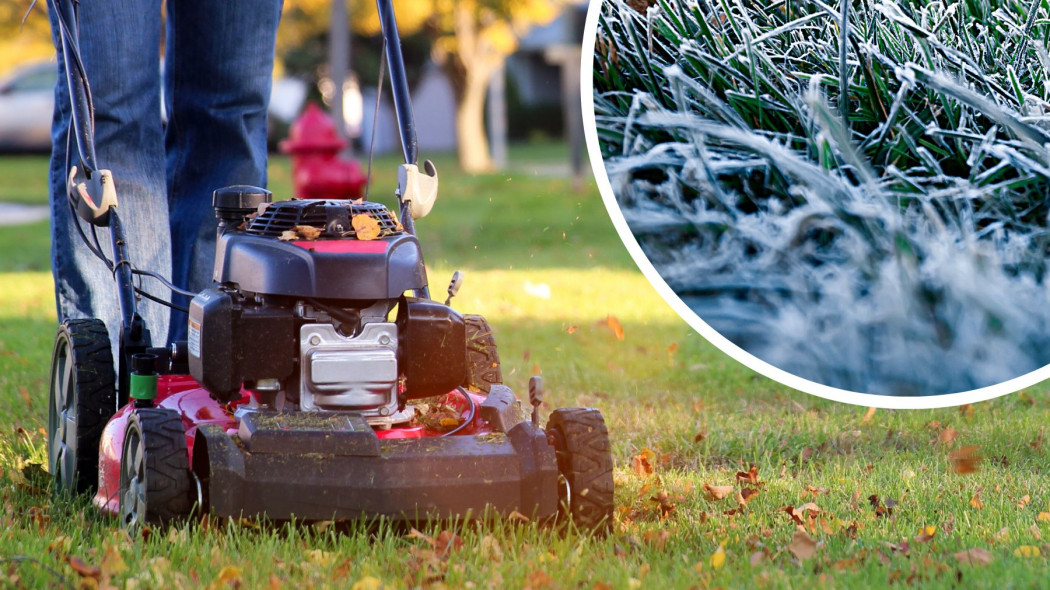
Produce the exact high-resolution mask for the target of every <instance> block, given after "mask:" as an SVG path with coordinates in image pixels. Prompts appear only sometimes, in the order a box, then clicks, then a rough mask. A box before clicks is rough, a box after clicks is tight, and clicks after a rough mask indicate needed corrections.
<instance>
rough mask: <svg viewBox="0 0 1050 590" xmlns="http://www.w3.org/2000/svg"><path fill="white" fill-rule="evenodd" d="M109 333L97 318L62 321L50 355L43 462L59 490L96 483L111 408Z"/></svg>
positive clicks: (84, 488)
mask: <svg viewBox="0 0 1050 590" xmlns="http://www.w3.org/2000/svg"><path fill="white" fill-rule="evenodd" d="M114 383H115V378H114V372H113V353H112V352H111V351H110V345H109V332H108V331H107V330H106V325H105V324H104V323H103V322H102V321H101V320H97V319H76V320H66V321H64V322H62V324H61V325H60V326H59V327H58V333H57V335H56V336H55V347H54V349H53V352H52V354H51V388H50V391H49V393H48V411H47V451H48V453H47V454H48V466H49V467H50V470H51V474H52V477H54V481H55V489H56V491H58V492H59V493H76V494H79V493H83V492H89V491H93V490H94V489H95V488H96V487H97V486H98V445H99V440H100V439H101V437H102V430H103V429H104V428H105V427H106V422H108V421H109V419H110V417H111V416H112V415H113V413H114V412H115V411H116V404H117V402H116V400H117V394H116V389H115V387H114Z"/></svg>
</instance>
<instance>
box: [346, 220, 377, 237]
mask: <svg viewBox="0 0 1050 590" xmlns="http://www.w3.org/2000/svg"><path fill="white" fill-rule="evenodd" d="M350 225H351V226H352V227H353V228H354V233H355V235H356V236H357V239H359V240H374V239H376V238H378V237H379V222H378V221H376V220H375V219H374V218H373V217H372V216H371V215H363V214H362V215H354V217H353V218H352V219H351V220H350Z"/></svg>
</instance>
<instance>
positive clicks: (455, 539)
mask: <svg viewBox="0 0 1050 590" xmlns="http://www.w3.org/2000/svg"><path fill="white" fill-rule="evenodd" d="M434 543H435V545H434V548H435V549H437V552H438V553H440V554H442V555H447V554H448V553H450V552H452V551H455V550H457V549H460V548H461V547H463V539H462V538H460V537H459V535H456V534H455V533H453V532H452V531H441V532H440V533H438V536H437V538H436V539H434Z"/></svg>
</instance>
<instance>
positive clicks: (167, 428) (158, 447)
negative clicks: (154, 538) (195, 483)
mask: <svg viewBox="0 0 1050 590" xmlns="http://www.w3.org/2000/svg"><path fill="white" fill-rule="evenodd" d="M132 420H134V421H135V423H136V425H137V427H138V428H139V432H140V433H141V436H142V440H143V444H144V446H145V461H146V490H147V494H148V495H147V498H146V515H145V518H146V522H148V523H150V524H166V523H168V522H171V521H172V520H175V519H179V518H182V517H185V516H187V515H189V513H190V509H191V508H192V507H193V504H192V501H191V497H190V466H189V456H188V454H187V452H186V432H185V430H184V429H183V426H182V418H181V417H180V416H179V414H178V413H177V412H175V411H174V410H168V409H164V408H138V409H136V410H135V411H134V412H132V414H131V417H130V418H129V421H128V426H129V428H130V427H131V424H132Z"/></svg>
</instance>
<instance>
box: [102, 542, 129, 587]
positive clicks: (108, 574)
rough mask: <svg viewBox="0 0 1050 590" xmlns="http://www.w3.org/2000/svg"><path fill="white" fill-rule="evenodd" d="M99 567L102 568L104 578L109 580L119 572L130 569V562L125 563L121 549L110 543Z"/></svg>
mask: <svg viewBox="0 0 1050 590" xmlns="http://www.w3.org/2000/svg"><path fill="white" fill-rule="evenodd" d="M99 568H100V569H101V570H102V579H103V580H109V579H111V578H112V577H113V576H115V575H117V574H122V573H124V572H126V571H128V564H126V563H124V558H123V557H121V556H120V550H119V549H117V547H116V546H115V545H110V546H108V547H106V552H105V553H103V555H102V563H101V564H100V565H99Z"/></svg>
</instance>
